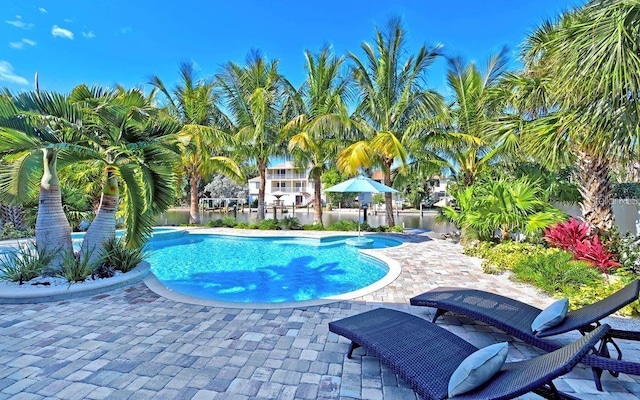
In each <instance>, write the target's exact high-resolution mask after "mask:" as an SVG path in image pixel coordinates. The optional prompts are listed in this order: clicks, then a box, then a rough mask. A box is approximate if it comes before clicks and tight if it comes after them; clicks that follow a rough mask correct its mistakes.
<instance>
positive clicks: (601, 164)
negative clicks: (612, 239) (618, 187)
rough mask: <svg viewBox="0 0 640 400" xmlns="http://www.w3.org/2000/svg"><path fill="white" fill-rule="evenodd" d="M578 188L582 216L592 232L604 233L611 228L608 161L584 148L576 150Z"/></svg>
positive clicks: (611, 188)
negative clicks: (580, 197)
mask: <svg viewBox="0 0 640 400" xmlns="http://www.w3.org/2000/svg"><path fill="white" fill-rule="evenodd" d="M577 164H578V177H579V180H580V182H579V190H580V194H582V197H583V200H582V203H580V208H581V209H582V217H583V218H584V220H585V222H586V223H587V224H588V225H589V227H590V228H591V231H592V232H593V233H598V234H600V233H606V232H609V231H610V230H611V229H612V228H613V222H614V220H613V218H614V217H613V208H612V207H611V201H612V198H613V196H612V195H613V187H612V185H611V180H610V177H609V172H610V165H609V162H608V161H607V160H606V159H605V158H603V157H600V156H596V155H593V154H590V153H589V152H588V151H586V150H578V160H577Z"/></svg>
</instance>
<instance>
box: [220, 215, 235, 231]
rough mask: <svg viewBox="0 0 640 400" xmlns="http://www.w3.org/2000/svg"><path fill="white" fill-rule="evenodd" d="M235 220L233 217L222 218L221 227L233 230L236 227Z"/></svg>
mask: <svg viewBox="0 0 640 400" xmlns="http://www.w3.org/2000/svg"><path fill="white" fill-rule="evenodd" d="M236 223H237V222H236V219H235V218H233V217H224V218H222V226H224V227H225V228H233V227H235V226H236Z"/></svg>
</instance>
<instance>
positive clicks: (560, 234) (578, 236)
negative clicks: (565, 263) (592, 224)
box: [544, 218, 589, 251]
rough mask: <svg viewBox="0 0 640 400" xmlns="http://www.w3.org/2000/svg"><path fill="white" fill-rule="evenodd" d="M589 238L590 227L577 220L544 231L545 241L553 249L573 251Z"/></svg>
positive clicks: (573, 219) (572, 219)
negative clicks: (578, 244)
mask: <svg viewBox="0 0 640 400" xmlns="http://www.w3.org/2000/svg"><path fill="white" fill-rule="evenodd" d="M588 237H589V226H588V225H587V224H585V223H583V222H582V221H580V220H578V219H576V218H571V219H569V220H568V221H565V222H559V223H557V224H555V225H552V226H550V227H548V228H546V229H545V230H544V240H546V241H547V242H548V243H549V244H550V245H551V246H553V247H559V248H561V249H562V250H567V251H573V249H574V248H575V246H576V245H577V243H579V242H581V241H583V240H586V239H587V238H588Z"/></svg>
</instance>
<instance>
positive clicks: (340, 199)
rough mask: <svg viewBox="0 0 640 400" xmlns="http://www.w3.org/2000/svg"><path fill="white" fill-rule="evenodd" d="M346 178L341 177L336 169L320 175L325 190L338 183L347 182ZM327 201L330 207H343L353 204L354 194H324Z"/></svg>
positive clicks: (345, 176)
mask: <svg viewBox="0 0 640 400" xmlns="http://www.w3.org/2000/svg"><path fill="white" fill-rule="evenodd" d="M347 178H348V176H347V175H343V174H341V173H340V171H338V170H337V169H336V168H331V169H329V170H327V171H325V172H324V173H323V174H322V184H323V186H324V187H325V188H328V187H331V186H334V185H337V184H338V183H340V182H343V181H345V180H347ZM325 195H326V196H327V201H328V202H329V204H331V205H332V206H336V207H337V206H338V204H341V205H342V206H343V207H344V206H345V205H347V204H350V203H351V202H353V198H354V197H355V195H354V193H340V192H326V193H325Z"/></svg>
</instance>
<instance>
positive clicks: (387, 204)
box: [384, 159, 396, 227]
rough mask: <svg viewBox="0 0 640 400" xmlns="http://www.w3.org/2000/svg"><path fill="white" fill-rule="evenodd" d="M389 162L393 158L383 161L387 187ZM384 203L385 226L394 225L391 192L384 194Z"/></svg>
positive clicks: (389, 169)
mask: <svg viewBox="0 0 640 400" xmlns="http://www.w3.org/2000/svg"><path fill="white" fill-rule="evenodd" d="M391 164H393V159H390V160H385V162H384V184H385V185H387V186H389V187H391ZM384 205H385V209H386V214H387V226H389V227H392V226H396V222H395V219H394V218H393V193H385V194H384Z"/></svg>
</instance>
